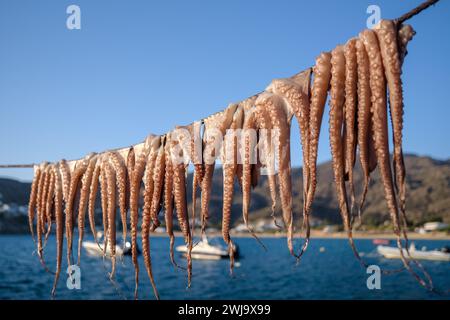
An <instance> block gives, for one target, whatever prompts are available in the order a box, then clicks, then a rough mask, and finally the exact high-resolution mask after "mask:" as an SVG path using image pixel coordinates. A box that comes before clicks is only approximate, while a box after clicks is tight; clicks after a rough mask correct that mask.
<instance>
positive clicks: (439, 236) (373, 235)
mask: <svg viewBox="0 0 450 320" xmlns="http://www.w3.org/2000/svg"><path fill="white" fill-rule="evenodd" d="M199 234H200V232H196V233H195V235H196V236H198V235H199ZM256 235H257V236H258V237H260V238H284V237H286V234H285V233H283V232H280V233H257V234H256ZM150 236H153V237H154V236H159V237H166V236H167V235H166V234H165V233H152V234H151V235H150ZM175 236H176V237H182V234H181V232H175ZM208 236H209V237H222V234H221V233H220V232H209V233H208ZM231 236H232V237H234V238H252V235H251V234H250V233H242V232H240V233H233V232H231ZM296 238H299V236H298V234H297V235H296ZM311 238H313V239H314V238H316V239H347V234H346V233H345V232H330V233H325V232H322V231H316V230H312V231H311ZM353 238H354V239H389V240H393V239H396V236H395V235H394V233H382V232H360V231H358V232H353ZM408 238H409V239H411V240H450V234H446V233H445V232H433V233H429V234H418V233H414V232H410V233H408Z"/></svg>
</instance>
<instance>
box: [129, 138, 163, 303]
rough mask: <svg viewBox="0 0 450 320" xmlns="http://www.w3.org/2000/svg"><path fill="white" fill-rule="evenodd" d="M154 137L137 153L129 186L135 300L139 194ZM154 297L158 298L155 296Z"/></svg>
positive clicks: (137, 270) (137, 273) (137, 268)
mask: <svg viewBox="0 0 450 320" xmlns="http://www.w3.org/2000/svg"><path fill="white" fill-rule="evenodd" d="M154 137H155V136H153V135H150V136H149V137H147V139H146V141H145V143H144V146H143V147H142V150H141V151H140V152H139V153H138V156H137V158H136V162H135V165H134V170H133V172H132V174H131V185H130V225H131V255H132V260H133V265H134V270H135V276H134V279H135V289H134V297H135V299H137V293H138V283H139V263H138V259H137V256H138V253H137V224H138V219H139V193H140V187H141V181H142V177H143V175H144V170H145V166H146V163H147V158H148V154H149V152H150V144H151V142H152V141H153V139H154ZM153 291H154V292H155V293H156V292H157V291H156V287H153ZM155 296H158V295H157V294H155Z"/></svg>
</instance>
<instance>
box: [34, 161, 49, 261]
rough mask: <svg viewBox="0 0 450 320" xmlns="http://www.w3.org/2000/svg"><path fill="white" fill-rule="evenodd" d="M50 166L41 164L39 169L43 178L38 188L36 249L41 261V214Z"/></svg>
mask: <svg viewBox="0 0 450 320" xmlns="http://www.w3.org/2000/svg"><path fill="white" fill-rule="evenodd" d="M47 165H48V164H47V163H46V162H44V163H41V164H40V165H39V169H40V171H41V178H40V179H39V182H38V186H37V195H36V248H37V252H38V257H39V260H41V257H40V255H39V252H40V251H39V249H40V248H41V247H42V232H41V230H42V229H41V214H42V198H43V189H44V183H45V178H46V170H45V169H46V166H47Z"/></svg>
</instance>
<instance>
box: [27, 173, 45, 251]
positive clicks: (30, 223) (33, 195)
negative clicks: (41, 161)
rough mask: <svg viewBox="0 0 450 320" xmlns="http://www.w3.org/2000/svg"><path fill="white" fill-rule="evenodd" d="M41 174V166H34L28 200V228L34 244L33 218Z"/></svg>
mask: <svg viewBox="0 0 450 320" xmlns="http://www.w3.org/2000/svg"><path fill="white" fill-rule="evenodd" d="M41 174H42V171H41V168H40V167H39V166H35V168H34V176H33V181H32V183H31V191H30V199H29V201H28V226H29V228H30V233H31V238H32V239H33V242H34V244H36V239H35V235H34V218H35V216H36V205H37V203H38V201H37V194H38V186H39V183H40V179H41Z"/></svg>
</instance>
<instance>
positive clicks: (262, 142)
mask: <svg viewBox="0 0 450 320" xmlns="http://www.w3.org/2000/svg"><path fill="white" fill-rule="evenodd" d="M263 101H265V100H262V99H260V96H258V98H257V99H256V101H255V105H256V109H255V122H256V126H257V128H258V129H259V137H258V150H259V156H260V157H261V158H264V160H263V162H264V165H265V168H266V171H267V181H268V184H269V192H270V198H271V201H272V206H271V209H272V212H271V215H270V216H271V217H272V220H273V222H274V224H275V225H276V226H277V227H278V228H281V227H280V226H279V225H278V223H277V220H276V216H275V209H276V206H277V182H276V175H275V171H274V167H275V164H274V161H275V159H274V157H273V155H274V154H275V151H274V150H273V149H272V143H271V141H272V134H271V130H270V129H271V125H270V124H271V119H270V115H269V112H268V110H267V107H266V105H265V103H262V102H263Z"/></svg>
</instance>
